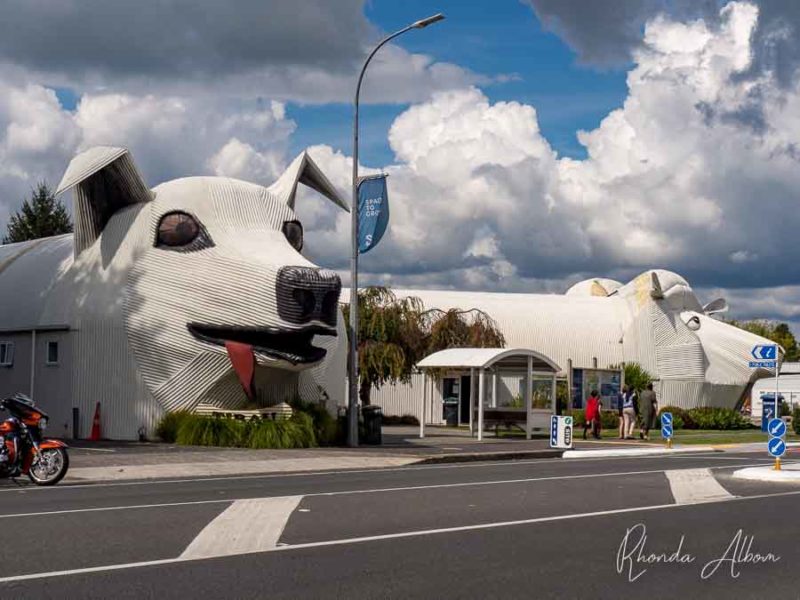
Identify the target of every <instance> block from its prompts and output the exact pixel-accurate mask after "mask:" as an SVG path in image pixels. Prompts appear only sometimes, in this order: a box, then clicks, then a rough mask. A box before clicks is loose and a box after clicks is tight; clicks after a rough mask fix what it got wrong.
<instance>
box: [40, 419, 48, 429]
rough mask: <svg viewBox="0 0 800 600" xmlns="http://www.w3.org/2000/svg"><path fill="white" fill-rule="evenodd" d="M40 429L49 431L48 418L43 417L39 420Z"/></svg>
mask: <svg viewBox="0 0 800 600" xmlns="http://www.w3.org/2000/svg"><path fill="white" fill-rule="evenodd" d="M39 429H41V430H42V431H44V430H45V429H47V418H46V417H42V418H41V419H39Z"/></svg>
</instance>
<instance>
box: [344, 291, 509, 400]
mask: <svg viewBox="0 0 800 600" xmlns="http://www.w3.org/2000/svg"><path fill="white" fill-rule="evenodd" d="M343 308H344V316H345V319H346V322H348V323H349V317H350V315H349V312H350V311H349V306H347V305H345V306H344V307H343ZM358 310H359V331H358V367H359V375H360V378H359V379H360V380H359V398H360V399H361V403H362V404H364V405H365V406H366V405H368V404H369V403H370V394H371V392H372V388H373V387H375V388H380V387H381V386H382V385H384V384H386V383H407V382H409V381H410V380H411V374H412V370H413V368H414V365H415V364H416V363H417V362H419V361H420V360H421V359H422V358H424V357H425V356H427V355H428V354H430V353H431V352H436V351H437V350H444V349H446V348H458V347H482V348H495V347H503V346H504V345H505V339H504V338H503V334H502V333H501V332H500V330H499V329H498V328H497V325H496V324H495V322H494V321H493V320H492V319H491V317H489V315H487V314H486V313H483V312H481V311H479V310H476V309H471V310H458V309H453V310H448V311H441V310H438V309H432V310H425V308H424V306H423V304H422V301H421V300H420V299H419V298H416V297H413V296H412V297H408V298H397V297H396V296H395V295H394V293H393V292H392V291H391V290H389V289H388V288H385V287H370V288H365V289H363V290H361V291H359V293H358ZM349 334H350V332H349V330H348V336H349Z"/></svg>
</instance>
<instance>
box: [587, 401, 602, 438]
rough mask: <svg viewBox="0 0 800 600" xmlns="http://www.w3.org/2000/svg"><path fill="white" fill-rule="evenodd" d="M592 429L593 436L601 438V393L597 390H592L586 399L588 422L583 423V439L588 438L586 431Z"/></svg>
mask: <svg viewBox="0 0 800 600" xmlns="http://www.w3.org/2000/svg"><path fill="white" fill-rule="evenodd" d="M589 428H591V429H592V437H593V438H594V439H596V440H599V439H600V394H598V393H597V390H592V393H591V394H589V398H588V400H586V422H585V423H584V424H583V439H586V432H587V431H588V430H589Z"/></svg>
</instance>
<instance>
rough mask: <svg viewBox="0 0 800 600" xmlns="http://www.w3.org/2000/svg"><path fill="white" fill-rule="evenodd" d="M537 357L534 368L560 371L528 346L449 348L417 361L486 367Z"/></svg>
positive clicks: (430, 366) (430, 364)
mask: <svg viewBox="0 0 800 600" xmlns="http://www.w3.org/2000/svg"><path fill="white" fill-rule="evenodd" d="M528 356H532V357H533V358H534V359H536V362H535V363H534V368H535V369H537V370H541V369H542V368H546V369H548V370H552V371H553V372H558V371H559V370H560V369H559V366H558V365H557V364H556V363H554V362H553V361H552V360H550V359H549V358H547V357H546V356H543V355H542V354H540V353H539V352H536V351H535V350H528V349H526V348H449V349H447V350H439V352H434V353H433V354H429V355H428V356H426V357H425V358H423V359H422V360H421V361H419V362H418V363H417V367H419V368H420V369H459V368H469V369H471V368H475V369H485V368H487V367H491V366H492V365H494V364H496V363H499V362H502V361H503V360H504V359H508V358H512V357H528Z"/></svg>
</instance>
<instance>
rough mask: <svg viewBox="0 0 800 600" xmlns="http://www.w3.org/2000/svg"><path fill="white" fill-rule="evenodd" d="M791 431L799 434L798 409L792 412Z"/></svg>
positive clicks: (799, 412) (799, 415) (799, 420)
mask: <svg viewBox="0 0 800 600" xmlns="http://www.w3.org/2000/svg"><path fill="white" fill-rule="evenodd" d="M792 429H794V432H795V433H797V434H800V407H797V408H795V409H794V410H793V411H792Z"/></svg>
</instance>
